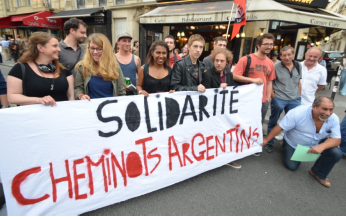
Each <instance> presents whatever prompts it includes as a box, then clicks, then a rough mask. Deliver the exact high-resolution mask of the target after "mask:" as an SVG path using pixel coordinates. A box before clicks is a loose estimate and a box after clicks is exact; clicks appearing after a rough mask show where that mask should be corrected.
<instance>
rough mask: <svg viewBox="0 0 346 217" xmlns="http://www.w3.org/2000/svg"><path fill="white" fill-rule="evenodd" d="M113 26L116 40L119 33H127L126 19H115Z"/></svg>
mask: <svg viewBox="0 0 346 217" xmlns="http://www.w3.org/2000/svg"><path fill="white" fill-rule="evenodd" d="M114 25H115V36H116V38H117V37H118V35H119V34H120V33H122V32H126V31H127V25H126V18H119V19H115V22H114Z"/></svg>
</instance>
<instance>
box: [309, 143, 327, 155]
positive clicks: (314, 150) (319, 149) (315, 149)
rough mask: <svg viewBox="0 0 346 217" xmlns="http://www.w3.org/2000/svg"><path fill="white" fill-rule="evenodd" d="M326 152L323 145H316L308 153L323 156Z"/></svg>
mask: <svg viewBox="0 0 346 217" xmlns="http://www.w3.org/2000/svg"><path fill="white" fill-rule="evenodd" d="M323 151H324V148H323V147H322V146H321V145H316V146H314V147H312V148H310V149H309V151H308V153H313V154H321V153H322V152H323Z"/></svg>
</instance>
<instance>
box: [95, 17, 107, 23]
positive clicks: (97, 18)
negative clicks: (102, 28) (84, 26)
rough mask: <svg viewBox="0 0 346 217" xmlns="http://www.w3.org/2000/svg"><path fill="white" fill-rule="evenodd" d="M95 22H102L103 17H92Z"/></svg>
mask: <svg viewBox="0 0 346 217" xmlns="http://www.w3.org/2000/svg"><path fill="white" fill-rule="evenodd" d="M94 21H95V23H104V22H105V21H104V18H103V17H94Z"/></svg>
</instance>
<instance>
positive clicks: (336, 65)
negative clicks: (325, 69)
mask: <svg viewBox="0 0 346 217" xmlns="http://www.w3.org/2000/svg"><path fill="white" fill-rule="evenodd" d="M343 58H344V57H339V58H337V59H336V60H334V61H333V62H332V63H330V68H331V69H333V70H336V71H338V70H339V66H340V64H341V63H342V61H343Z"/></svg>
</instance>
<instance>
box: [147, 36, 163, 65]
mask: <svg viewBox="0 0 346 217" xmlns="http://www.w3.org/2000/svg"><path fill="white" fill-rule="evenodd" d="M157 46H162V47H164V48H166V51H167V57H166V61H165V62H164V63H163V67H164V68H165V69H166V68H167V67H168V66H169V48H168V46H167V44H166V42H164V41H155V42H154V43H153V44H152V45H151V47H150V49H149V52H148V55H147V58H146V59H145V62H146V63H148V64H149V65H150V64H154V57H153V55H152V53H153V52H154V51H155V49H156V47H157Z"/></svg>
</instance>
